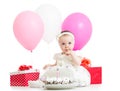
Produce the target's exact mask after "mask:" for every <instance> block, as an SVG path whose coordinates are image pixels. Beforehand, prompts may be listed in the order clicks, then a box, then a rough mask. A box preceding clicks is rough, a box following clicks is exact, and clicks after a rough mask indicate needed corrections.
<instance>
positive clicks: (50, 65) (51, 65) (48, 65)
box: [43, 61, 57, 69]
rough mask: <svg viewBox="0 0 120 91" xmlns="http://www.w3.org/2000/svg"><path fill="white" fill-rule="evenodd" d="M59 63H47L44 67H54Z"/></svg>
mask: <svg viewBox="0 0 120 91" xmlns="http://www.w3.org/2000/svg"><path fill="white" fill-rule="evenodd" d="M56 65H57V61H56V62H55V63H54V64H46V65H45V66H44V67H43V69H47V68H48V67H53V66H56Z"/></svg>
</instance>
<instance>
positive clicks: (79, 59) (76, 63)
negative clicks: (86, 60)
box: [70, 51, 83, 66]
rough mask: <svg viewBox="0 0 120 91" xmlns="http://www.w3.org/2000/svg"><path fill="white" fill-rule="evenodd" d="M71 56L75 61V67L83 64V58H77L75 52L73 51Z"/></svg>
mask: <svg viewBox="0 0 120 91" xmlns="http://www.w3.org/2000/svg"><path fill="white" fill-rule="evenodd" d="M70 55H71V57H72V60H73V63H74V64H75V65H78V66H79V65H80V64H81V60H82V59H83V58H82V57H81V56H77V55H76V54H75V53H74V51H71V52H70Z"/></svg>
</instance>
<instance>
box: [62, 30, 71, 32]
mask: <svg viewBox="0 0 120 91" xmlns="http://www.w3.org/2000/svg"><path fill="white" fill-rule="evenodd" d="M64 32H69V33H71V32H70V31H69V30H64V31H62V32H61V33H64Z"/></svg>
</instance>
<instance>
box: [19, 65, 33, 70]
mask: <svg viewBox="0 0 120 91" xmlns="http://www.w3.org/2000/svg"><path fill="white" fill-rule="evenodd" d="M29 69H32V66H31V65H20V66H19V69H18V70H19V71H24V70H29Z"/></svg>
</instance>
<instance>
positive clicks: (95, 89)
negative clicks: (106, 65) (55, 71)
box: [10, 84, 102, 91]
mask: <svg viewBox="0 0 120 91" xmlns="http://www.w3.org/2000/svg"><path fill="white" fill-rule="evenodd" d="M10 89H11V91H33V90H34V91H53V90H47V89H41V88H29V87H10ZM101 90H102V85H101V84H95V85H90V86H88V87H77V88H73V89H65V90H63V89H62V91H101ZM54 91H60V90H54Z"/></svg>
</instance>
